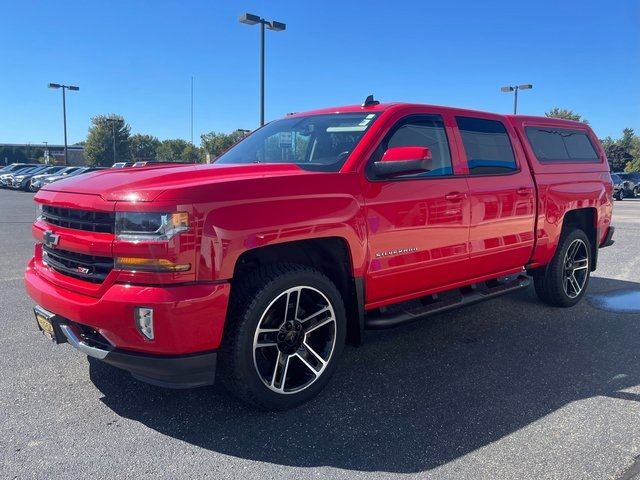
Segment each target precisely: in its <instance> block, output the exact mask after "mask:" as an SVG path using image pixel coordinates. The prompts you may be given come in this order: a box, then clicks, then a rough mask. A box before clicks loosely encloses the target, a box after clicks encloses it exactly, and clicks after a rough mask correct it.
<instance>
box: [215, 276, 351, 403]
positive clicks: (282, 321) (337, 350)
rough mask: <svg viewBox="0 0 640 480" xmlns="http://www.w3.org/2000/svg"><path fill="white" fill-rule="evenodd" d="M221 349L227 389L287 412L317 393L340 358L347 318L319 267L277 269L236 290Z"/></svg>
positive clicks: (237, 394)
mask: <svg viewBox="0 0 640 480" xmlns="http://www.w3.org/2000/svg"><path fill="white" fill-rule="evenodd" d="M234 289H235V291H234V293H233V297H234V298H233V301H232V305H231V309H230V314H229V316H228V322H229V323H228V327H227V331H226V333H225V338H224V340H223V345H222V347H221V352H220V357H219V359H220V373H221V376H222V381H223V382H224V384H225V386H226V387H227V389H228V390H229V391H230V392H231V393H232V394H234V395H235V396H237V397H238V398H240V399H241V400H242V401H244V402H245V403H247V404H249V405H251V406H254V407H258V408H261V409H266V410H284V409H288V408H292V407H294V406H296V405H299V404H301V403H303V402H306V401H308V400H310V399H311V398H313V397H314V396H316V395H317V394H318V393H319V392H320V391H321V390H322V389H323V388H324V386H325V385H326V383H327V382H328V381H329V378H330V377H331V375H332V374H333V372H334V370H335V368H336V365H337V363H338V359H339V357H340V355H341V353H342V349H343V346H344V342H345V335H346V315H345V310H344V305H343V302H342V298H341V296H340V293H339V292H338V290H337V289H336V287H335V285H334V284H333V283H332V282H331V281H330V280H329V279H328V278H327V277H326V276H324V275H323V274H322V273H320V272H318V271H317V270H314V269H311V268H308V267H305V266H301V265H290V264H286V265H284V264H283V265H275V266H269V267H264V268H261V269H259V270H257V271H256V272H252V273H251V276H250V278H247V279H245V281H240V282H239V284H238V285H236V286H234Z"/></svg>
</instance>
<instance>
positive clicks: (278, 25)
mask: <svg viewBox="0 0 640 480" xmlns="http://www.w3.org/2000/svg"><path fill="white" fill-rule="evenodd" d="M239 20H240V23H244V24H246V25H257V24H260V126H261V127H262V126H263V125H264V30H265V28H268V29H269V30H273V31H275V32H281V31H283V30H285V29H286V28H287V25H286V24H284V23H282V22H276V21H275V20H271V21H269V20H265V19H264V18H261V17H260V16H258V15H253V14H251V13H244V14H242V15H240V18H239Z"/></svg>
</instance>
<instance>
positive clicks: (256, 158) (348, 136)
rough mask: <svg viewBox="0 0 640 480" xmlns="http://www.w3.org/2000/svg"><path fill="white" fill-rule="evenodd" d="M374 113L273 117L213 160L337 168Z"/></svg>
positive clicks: (320, 169) (368, 125) (313, 168)
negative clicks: (276, 118) (272, 119)
mask: <svg viewBox="0 0 640 480" xmlns="http://www.w3.org/2000/svg"><path fill="white" fill-rule="evenodd" d="M376 116H377V115H376V114H375V113H334V114H328V115H311V116H307V117H293V118H284V119H282V120H276V121H274V122H271V123H269V124H268V125H266V126H264V127H263V128H261V129H259V130H257V131H256V132H254V133H253V134H251V135H250V136H249V137H247V138H246V139H244V140H242V141H241V142H240V143H238V144H237V145H236V146H234V147H232V148H231V149H230V150H228V151H227V152H226V153H224V154H223V155H221V156H220V158H218V159H217V160H216V162H215V163H216V164H220V163H222V164H246V163H295V164H296V165H298V166H300V167H302V168H306V169H309V170H319V171H326V172H337V171H338V170H340V167H342V165H343V164H344V162H345V161H346V160H347V158H348V157H349V154H350V153H351V152H352V151H353V149H354V148H355V146H356V145H357V144H358V142H359V141H360V139H361V138H362V136H363V135H364V133H365V132H366V131H367V129H368V128H369V127H370V126H371V124H372V123H373V121H374V120H375V118H376Z"/></svg>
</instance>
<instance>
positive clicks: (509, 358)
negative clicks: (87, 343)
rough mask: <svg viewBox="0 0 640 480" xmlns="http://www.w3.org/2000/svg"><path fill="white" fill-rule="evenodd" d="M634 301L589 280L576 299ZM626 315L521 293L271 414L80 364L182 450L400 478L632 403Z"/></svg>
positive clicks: (395, 335) (639, 327)
mask: <svg viewBox="0 0 640 480" xmlns="http://www.w3.org/2000/svg"><path fill="white" fill-rule="evenodd" d="M618 290H627V291H628V290H635V291H640V284H638V283H632V282H623V281H618V280H611V279H603V278H597V277H595V278H592V279H591V284H590V286H589V292H588V293H589V295H593V294H603V293H604V294H606V292H613V291H618ZM639 340H640V315H638V314H637V313H616V312H613V311H607V310H601V309H596V308H594V307H593V306H592V305H591V304H590V302H589V301H583V302H581V304H580V305H578V306H576V307H574V308H572V309H553V308H550V307H546V306H544V305H543V304H541V303H539V302H538V301H537V299H536V297H535V293H534V292H533V289H532V288H529V289H527V290H525V291H521V292H518V293H516V294H513V295H511V296H505V297H502V298H500V299H496V300H493V301H490V302H485V303H483V304H478V305H475V306H471V307H467V308H465V309H461V310H458V311H453V312H450V313H448V314H444V315H440V316H437V317H433V318H430V319H425V320H423V321H421V322H417V323H414V324H412V325H408V326H405V327H401V328H398V329H395V330H390V331H382V332H375V333H373V332H372V333H367V335H366V338H365V343H364V344H363V345H362V346H361V347H358V348H347V349H346V350H345V355H344V356H343V359H342V362H341V367H340V368H339V369H338V372H337V373H336V375H335V377H334V379H333V381H332V382H331V383H330V384H329V386H328V387H327V389H326V390H325V391H324V392H323V394H321V395H320V397H319V398H317V399H315V400H313V401H312V402H310V403H308V404H306V405H303V406H302V407H299V408H297V409H296V410H293V411H289V412H281V413H264V412H256V411H253V410H250V409H248V408H245V407H243V406H242V405H240V404H239V403H237V402H236V400H234V399H233V398H232V397H231V396H230V395H228V394H227V393H225V392H224V391H223V389H222V387H218V386H216V387H211V388H201V389H196V390H179V391H176V390H163V389H160V388H156V387H153V386H149V385H146V384H144V383H140V382H138V381H136V380H134V379H133V378H132V377H130V376H129V375H128V374H127V373H125V372H122V371H120V370H118V369H115V368H113V367H110V366H108V365H105V364H102V363H101V362H98V361H90V375H91V379H92V381H93V383H94V384H95V385H96V387H97V388H98V389H99V390H100V391H101V392H102V394H103V395H104V397H103V398H102V401H103V402H104V403H105V404H106V405H107V406H108V407H109V408H111V409H112V410H113V411H114V412H115V413H116V414H118V415H121V416H122V417H126V418H129V419H132V420H135V421H138V422H141V423H143V424H144V425H146V426H148V427H150V428H152V429H154V430H156V431H158V432H160V433H163V434H165V435H168V436H170V437H174V438H177V439H180V440H183V441H185V442H188V443H190V444H193V445H196V446H199V447H202V448H206V449H209V450H213V451H216V452H219V453H223V454H226V455H233V456H235V457H240V458H244V459H250V460H255V461H261V462H269V463H274V464H280V465H286V466H296V467H315V466H331V467H336V468H342V469H348V470H359V471H382V472H400V473H412V472H420V471H424V470H429V469H432V468H435V467H437V466H439V465H442V464H445V463H448V462H450V461H452V460H455V459H456V458H458V457H461V456H463V455H465V454H467V453H469V452H472V451H474V450H476V449H478V448H481V447H483V446H485V445H487V444H489V443H491V442H494V441H496V440H498V439H500V438H502V437H504V436H506V435H508V434H510V433H512V432H515V431H517V430H519V429H521V428H523V427H525V426H527V425H529V424H531V423H532V422H535V421H536V420H538V419H540V418H542V417H544V416H545V415H548V414H550V413H552V412H554V411H555V410H557V409H560V408H562V407H563V406H564V405H567V404H568V403H570V402H574V401H578V400H580V399H584V398H589V397H593V396H597V395H601V396H609V397H613V398H618V399H623V400H632V401H640V395H638V394H635V393H631V392H624V391H622V390H624V389H628V388H630V387H632V386H636V385H638V384H640V362H639V358H638V343H639Z"/></svg>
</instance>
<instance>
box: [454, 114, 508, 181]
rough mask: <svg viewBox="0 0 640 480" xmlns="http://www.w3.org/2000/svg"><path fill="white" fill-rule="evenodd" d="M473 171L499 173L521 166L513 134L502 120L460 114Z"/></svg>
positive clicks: (458, 121) (472, 173)
mask: <svg viewBox="0 0 640 480" xmlns="http://www.w3.org/2000/svg"><path fill="white" fill-rule="evenodd" d="M456 122H457V123H458V129H459V130H460V135H461V136H462V143H463V144H464V150H465V153H466V154H467V165H468V166H469V174H470V175H496V174H503V173H511V172H514V171H516V170H517V169H518V166H517V165H516V159H515V156H514V155H513V148H512V147H511V140H510V139H509V134H508V133H507V130H506V128H505V127H504V125H503V124H502V122H498V121H496V120H487V119H484V118H472V117H456Z"/></svg>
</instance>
